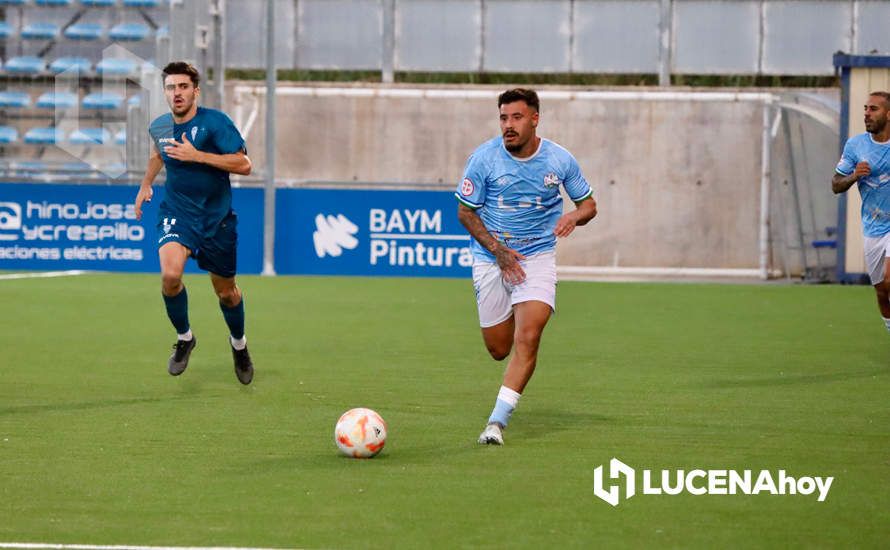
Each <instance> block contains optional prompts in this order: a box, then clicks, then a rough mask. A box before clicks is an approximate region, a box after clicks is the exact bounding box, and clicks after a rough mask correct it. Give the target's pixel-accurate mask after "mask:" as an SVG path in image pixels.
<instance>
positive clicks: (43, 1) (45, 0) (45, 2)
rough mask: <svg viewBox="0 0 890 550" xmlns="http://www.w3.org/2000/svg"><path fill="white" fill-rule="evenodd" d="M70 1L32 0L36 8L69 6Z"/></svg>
mask: <svg viewBox="0 0 890 550" xmlns="http://www.w3.org/2000/svg"><path fill="white" fill-rule="evenodd" d="M71 2H72V0H34V3H35V4H37V5H38V6H70V5H71Z"/></svg>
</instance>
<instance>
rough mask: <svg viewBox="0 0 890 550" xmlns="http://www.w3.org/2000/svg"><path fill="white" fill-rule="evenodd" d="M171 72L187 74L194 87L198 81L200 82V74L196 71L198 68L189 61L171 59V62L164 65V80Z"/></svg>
mask: <svg viewBox="0 0 890 550" xmlns="http://www.w3.org/2000/svg"><path fill="white" fill-rule="evenodd" d="M171 74H184V75H187V76H188V77H189V78H190V79H191V80H192V84H194V86H195V88H197V87H198V83H199V82H201V74H200V73H199V72H198V69H196V68H195V66H194V65H192V64H191V63H186V62H185V61H173V62H172V63H167V66H166V67H164V80H166V79H167V77H168V76H170V75H171Z"/></svg>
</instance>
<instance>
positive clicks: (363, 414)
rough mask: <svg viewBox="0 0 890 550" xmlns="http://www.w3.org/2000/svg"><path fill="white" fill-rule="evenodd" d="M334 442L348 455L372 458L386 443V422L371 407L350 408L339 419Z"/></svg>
mask: <svg viewBox="0 0 890 550" xmlns="http://www.w3.org/2000/svg"><path fill="white" fill-rule="evenodd" d="M334 442H335V443H336V444H337V448H338V449H340V452H341V453H343V454H345V455H346V456H350V457H353V458H371V457H373V456H376V455H377V453H379V452H380V451H381V450H382V449H383V446H384V445H385V444H386V422H384V421H383V417H381V416H380V415H379V414H377V413H376V412H374V411H372V410H371V409H364V408H357V409H350V410H348V411H346V412H345V413H343V416H341V417H340V419H339V420H337V425H336V426H335V427H334Z"/></svg>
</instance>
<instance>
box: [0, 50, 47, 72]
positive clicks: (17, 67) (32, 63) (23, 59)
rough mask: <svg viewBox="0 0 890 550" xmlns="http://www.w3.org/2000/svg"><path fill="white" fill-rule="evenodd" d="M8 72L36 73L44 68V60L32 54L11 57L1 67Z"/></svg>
mask: <svg viewBox="0 0 890 550" xmlns="http://www.w3.org/2000/svg"><path fill="white" fill-rule="evenodd" d="M3 68H4V69H5V70H6V72H8V73H16V74H37V73H42V72H43V71H45V70H46V62H45V61H44V60H42V59H40V58H39V57H35V56H33V55H23V56H20V57H13V58H12V59H10V60H8V61H7V62H6V65H4V67H3Z"/></svg>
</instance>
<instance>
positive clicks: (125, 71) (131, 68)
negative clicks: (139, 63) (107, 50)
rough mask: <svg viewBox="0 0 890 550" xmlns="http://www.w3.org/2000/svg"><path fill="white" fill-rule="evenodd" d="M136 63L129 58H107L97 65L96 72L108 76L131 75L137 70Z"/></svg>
mask: <svg viewBox="0 0 890 550" xmlns="http://www.w3.org/2000/svg"><path fill="white" fill-rule="evenodd" d="M136 68H137V67H136V63H135V62H133V61H130V60H129V59H117V58H113V57H112V58H106V59H103V60H102V61H100V62H99V63H98V64H97V65H96V72H98V73H99V74H101V75H108V76H129V75H131V74H133V73H134V72H136Z"/></svg>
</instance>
